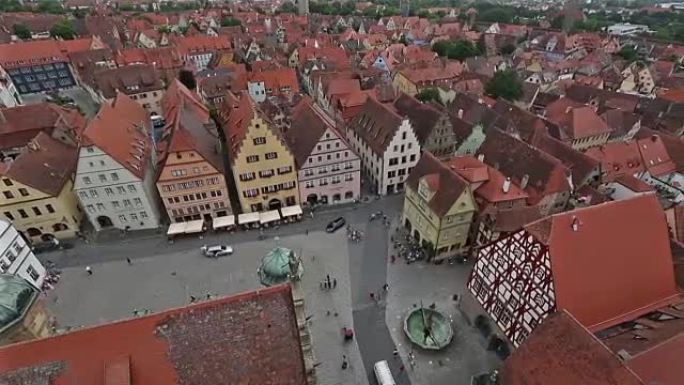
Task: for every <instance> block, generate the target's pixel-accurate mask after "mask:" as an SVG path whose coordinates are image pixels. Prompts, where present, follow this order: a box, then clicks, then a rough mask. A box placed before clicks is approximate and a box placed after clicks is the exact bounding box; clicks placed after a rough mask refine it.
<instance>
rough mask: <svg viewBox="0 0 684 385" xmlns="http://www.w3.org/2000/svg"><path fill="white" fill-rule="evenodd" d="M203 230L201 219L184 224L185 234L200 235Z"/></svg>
mask: <svg viewBox="0 0 684 385" xmlns="http://www.w3.org/2000/svg"><path fill="white" fill-rule="evenodd" d="M203 229H204V221H203V220H201V219H198V220H195V221H190V222H185V234H194V233H200V232H202V230H203Z"/></svg>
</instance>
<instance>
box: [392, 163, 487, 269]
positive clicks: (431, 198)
mask: <svg viewBox="0 0 684 385" xmlns="http://www.w3.org/2000/svg"><path fill="white" fill-rule="evenodd" d="M476 209H477V206H476V204H475V200H474V199H473V195H472V191H471V188H470V186H469V184H468V183H467V182H466V181H465V180H464V179H463V178H462V177H461V176H460V175H459V174H458V173H457V172H456V171H454V170H453V169H452V168H451V166H450V164H449V163H448V161H440V160H439V159H437V158H436V157H435V156H434V155H432V154H431V153H430V152H429V151H425V152H423V155H422V156H421V158H420V161H418V164H416V166H415V167H414V168H413V170H412V171H411V173H410V174H409V177H408V179H407V181H406V195H405V197H404V208H403V211H402V223H403V225H404V228H405V229H406V230H407V231H408V233H409V234H411V236H412V237H413V238H414V239H415V241H416V242H418V243H419V244H421V245H422V246H423V247H424V248H426V249H428V250H429V251H430V253H431V254H432V255H434V256H435V257H437V258H442V257H446V256H448V255H455V254H457V253H459V252H462V251H463V249H464V248H465V247H466V246H467V244H468V236H469V231H470V226H471V223H472V221H473V218H474V215H475V211H476Z"/></svg>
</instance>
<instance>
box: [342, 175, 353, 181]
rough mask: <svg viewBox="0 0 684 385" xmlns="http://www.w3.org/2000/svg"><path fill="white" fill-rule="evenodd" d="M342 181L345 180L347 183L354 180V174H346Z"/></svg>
mask: <svg viewBox="0 0 684 385" xmlns="http://www.w3.org/2000/svg"><path fill="white" fill-rule="evenodd" d="M344 180H347V181H349V180H354V174H346V175H345V176H344Z"/></svg>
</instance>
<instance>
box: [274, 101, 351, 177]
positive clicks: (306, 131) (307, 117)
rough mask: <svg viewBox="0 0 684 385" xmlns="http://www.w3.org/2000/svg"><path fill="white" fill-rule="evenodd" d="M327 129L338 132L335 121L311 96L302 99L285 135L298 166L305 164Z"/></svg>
mask: <svg viewBox="0 0 684 385" xmlns="http://www.w3.org/2000/svg"><path fill="white" fill-rule="evenodd" d="M326 130H331V131H333V132H336V131H337V129H336V124H335V121H334V120H333V119H332V118H331V117H330V116H328V114H327V113H325V112H324V111H323V110H322V109H321V108H320V107H319V106H318V105H316V104H314V103H313V102H312V101H311V99H310V98H308V97H305V98H304V99H302V100H301V101H300V102H299V103H298V104H297V105H296V106H295V108H294V109H293V111H292V123H291V124H290V128H289V129H288V130H287V131H286V132H285V134H284V135H283V136H284V137H285V141H286V142H287V144H288V145H289V147H290V150H292V154H293V155H294V158H295V162H296V164H297V167H301V166H302V165H304V163H305V162H306V159H307V158H308V157H309V155H311V151H313V149H314V148H315V147H316V144H317V143H318V142H319V141H320V140H321V138H322V136H323V134H324V133H325V131H326ZM340 138H342V135H340Z"/></svg>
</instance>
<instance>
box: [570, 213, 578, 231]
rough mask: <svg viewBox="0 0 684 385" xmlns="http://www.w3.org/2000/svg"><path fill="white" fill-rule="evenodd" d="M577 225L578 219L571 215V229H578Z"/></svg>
mask: <svg viewBox="0 0 684 385" xmlns="http://www.w3.org/2000/svg"><path fill="white" fill-rule="evenodd" d="M579 225H580V221H579V219H577V217H575V216H573V217H572V231H577V230H579Z"/></svg>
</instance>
